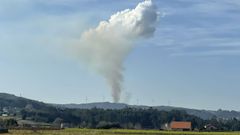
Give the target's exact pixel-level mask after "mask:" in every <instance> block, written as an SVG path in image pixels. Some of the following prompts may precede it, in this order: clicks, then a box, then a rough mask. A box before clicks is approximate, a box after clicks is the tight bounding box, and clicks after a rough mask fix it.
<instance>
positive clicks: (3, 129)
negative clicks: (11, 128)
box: [0, 126, 8, 134]
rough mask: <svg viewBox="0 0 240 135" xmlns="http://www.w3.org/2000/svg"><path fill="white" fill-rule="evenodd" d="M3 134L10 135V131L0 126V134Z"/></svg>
mask: <svg viewBox="0 0 240 135" xmlns="http://www.w3.org/2000/svg"><path fill="white" fill-rule="evenodd" d="M1 133H8V129H6V128H2V127H1V126H0V134H1Z"/></svg>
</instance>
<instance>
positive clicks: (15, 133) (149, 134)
mask: <svg viewBox="0 0 240 135" xmlns="http://www.w3.org/2000/svg"><path fill="white" fill-rule="evenodd" d="M4 135H240V132H180V131H158V130H96V129H65V130H39V131H33V130H10V131H9V133H8V134H4Z"/></svg>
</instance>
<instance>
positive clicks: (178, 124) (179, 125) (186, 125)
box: [170, 121, 192, 131]
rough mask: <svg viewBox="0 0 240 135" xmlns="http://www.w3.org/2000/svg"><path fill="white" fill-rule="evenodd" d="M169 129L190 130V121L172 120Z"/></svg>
mask: <svg viewBox="0 0 240 135" xmlns="http://www.w3.org/2000/svg"><path fill="white" fill-rule="evenodd" d="M170 129H171V130H177V131H191V130H192V123H191V122H185V121H172V122H171V123H170Z"/></svg>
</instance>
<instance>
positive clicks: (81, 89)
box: [0, 0, 240, 110]
mask: <svg viewBox="0 0 240 135" xmlns="http://www.w3.org/2000/svg"><path fill="white" fill-rule="evenodd" d="M139 2H141V1H139V0H131V1H128V0H121V1H113V0H101V2H100V1H98V0H34V1H33V0H1V1H0V67H1V68H0V91H1V92H8V93H12V94H16V95H20V94H21V95H22V96H24V97H28V98H31V99H37V100H40V101H44V102H50V103H85V102H86V97H87V99H88V100H87V102H99V101H100V102H101V101H112V99H111V94H110V91H109V89H108V86H107V84H106V83H105V81H104V79H103V78H102V77H101V76H99V75H98V74H96V73H94V72H92V71H90V70H89V69H87V68H86V67H85V66H84V65H83V64H82V63H79V62H78V61H76V60H74V59H73V58H71V56H69V55H67V54H66V46H69V47H71V44H72V43H74V42H75V41H77V40H79V39H80V36H81V33H82V32H83V31H85V30H88V29H89V28H94V27H96V26H97V25H98V23H99V22H100V21H102V20H107V19H108V18H109V17H110V16H111V15H112V14H114V13H116V12H118V11H121V10H124V9H127V8H134V7H135V6H136V5H137V4H138V3H139ZM153 2H154V3H155V4H156V5H157V7H158V10H159V12H160V13H161V18H160V21H159V22H158V24H157V30H156V32H155V35H154V37H152V38H151V39H148V40H144V41H141V42H138V43H137V45H136V48H135V49H134V50H133V51H132V53H131V54H130V55H129V56H128V58H127V60H126V61H125V63H124V67H125V71H124V77H125V80H124V84H123V85H124V86H123V87H124V92H123V94H122V97H123V98H122V102H127V103H129V104H144V105H172V106H181V107H190V108H200V109H219V108H222V109H230V110H232V109H234V110H240V106H239V105H238V102H239V101H240V100H239V97H240V83H239V80H240V64H239V62H238V61H239V58H240V39H239V35H240V25H239V23H240V8H239V6H240V1H239V0H194V1H192V0H155V1H153Z"/></svg>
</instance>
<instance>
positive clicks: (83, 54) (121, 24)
mask: <svg viewBox="0 0 240 135" xmlns="http://www.w3.org/2000/svg"><path fill="white" fill-rule="evenodd" d="M157 17H158V15H157V8H156V6H155V5H154V4H153V3H152V1H151V0H146V1H144V2H142V3H139V4H138V5H137V7H136V8H135V9H126V10H123V11H121V12H117V13H116V14H113V15H112V16H111V17H110V19H109V20H108V21H101V22H100V23H99V25H98V26H97V27H96V28H93V29H89V30H87V31H85V32H84V33H83V34H82V36H81V39H80V43H78V44H77V48H76V49H75V51H77V54H78V58H80V59H81V60H82V61H84V62H85V63H86V64H87V66H89V67H90V68H91V69H94V70H95V71H97V72H98V73H99V74H100V75H102V76H103V77H104V78H105V79H106V81H107V83H108V84H109V86H110V88H111V92H112V97H113V100H114V102H119V100H120V96H121V91H122V82H123V74H122V72H123V70H124V68H123V62H124V60H125V59H126V57H127V55H128V54H129V52H130V51H131V50H132V48H133V47H134V43H135V42H136V41H137V40H139V39H142V38H149V37H151V36H152V35H153V33H154V31H155V23H156V21H157Z"/></svg>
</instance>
